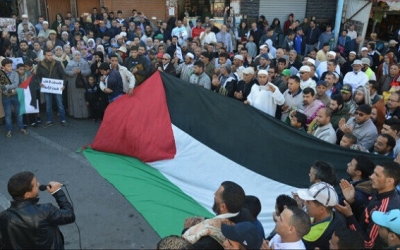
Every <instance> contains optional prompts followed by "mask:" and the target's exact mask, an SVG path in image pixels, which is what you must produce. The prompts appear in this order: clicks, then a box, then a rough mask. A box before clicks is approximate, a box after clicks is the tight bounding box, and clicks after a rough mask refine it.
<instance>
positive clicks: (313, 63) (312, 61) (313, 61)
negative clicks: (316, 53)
mask: <svg viewBox="0 0 400 250" xmlns="http://www.w3.org/2000/svg"><path fill="white" fill-rule="evenodd" d="M305 62H309V63H311V64H312V65H314V66H315V60H314V59H312V58H308V59H307V60H306V61H304V62H303V63H305Z"/></svg>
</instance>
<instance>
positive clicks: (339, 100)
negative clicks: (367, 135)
mask: <svg viewBox="0 0 400 250" xmlns="http://www.w3.org/2000/svg"><path fill="white" fill-rule="evenodd" d="M329 108H330V109H331V110H332V117H331V124H332V127H333V129H334V130H336V129H337V128H338V127H339V121H340V120H341V119H342V118H344V119H346V118H347V114H348V113H349V110H350V109H349V107H347V106H345V105H344V100H343V96H341V95H333V96H332V97H331V100H330V102H329Z"/></svg>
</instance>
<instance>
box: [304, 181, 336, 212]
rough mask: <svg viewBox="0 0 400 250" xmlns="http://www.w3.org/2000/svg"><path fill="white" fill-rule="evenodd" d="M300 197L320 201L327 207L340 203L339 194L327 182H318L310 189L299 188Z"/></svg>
mask: <svg viewBox="0 0 400 250" xmlns="http://www.w3.org/2000/svg"><path fill="white" fill-rule="evenodd" d="M297 193H298V195H299V197H300V198H301V199H302V200H305V201H318V202H319V203H321V204H322V205H324V206H326V207H333V206H335V205H336V204H338V200H339V198H338V196H337V193H336V191H335V189H334V188H333V187H332V186H331V185H330V184H328V183H326V182H317V183H315V184H313V185H312V186H311V187H309V188H308V189H299V190H298V191H297Z"/></svg>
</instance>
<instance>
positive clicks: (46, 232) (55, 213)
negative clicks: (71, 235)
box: [0, 190, 75, 249]
mask: <svg viewBox="0 0 400 250" xmlns="http://www.w3.org/2000/svg"><path fill="white" fill-rule="evenodd" d="M53 197H54V198H55V199H56V201H57V204H58V206H59V207H60V208H56V207H55V206H53V205H52V204H50V203H47V204H37V202H38V201H39V198H35V199H29V200H19V201H12V202H11V207H10V208H8V209H7V210H6V211H3V212H2V213H1V214H0V247H1V246H2V244H3V247H4V248H6V249H10V248H11V249H35V248H36V249H39V248H40V249H64V237H63V235H62V233H61V232H60V230H59V228H58V225H65V224H69V223H72V222H74V221H75V214H74V210H73V207H72V205H71V203H69V201H68V200H67V198H66V197H65V194H64V192H63V191H62V190H59V191H58V192H56V193H54V194H53Z"/></svg>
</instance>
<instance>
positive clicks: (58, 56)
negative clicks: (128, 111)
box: [53, 46, 67, 68]
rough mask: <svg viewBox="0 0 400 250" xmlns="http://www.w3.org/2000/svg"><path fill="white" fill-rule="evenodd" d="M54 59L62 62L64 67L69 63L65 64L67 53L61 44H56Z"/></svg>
mask: <svg viewBox="0 0 400 250" xmlns="http://www.w3.org/2000/svg"><path fill="white" fill-rule="evenodd" d="M53 59H54V60H57V61H59V62H60V63H61V65H62V66H63V68H65V66H66V65H67V64H64V62H63V61H64V59H65V54H64V50H63V48H62V47H61V46H56V47H55V48H54V55H53Z"/></svg>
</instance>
